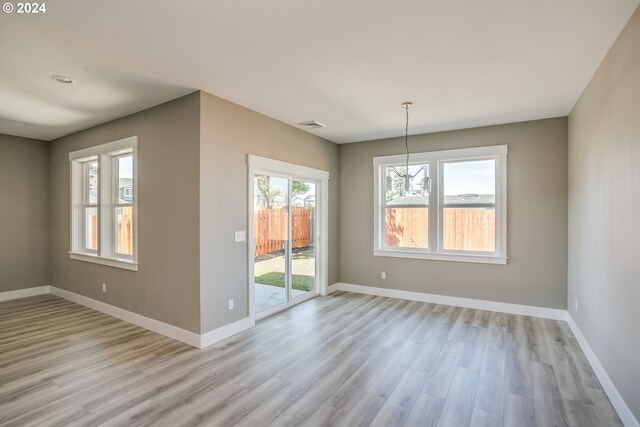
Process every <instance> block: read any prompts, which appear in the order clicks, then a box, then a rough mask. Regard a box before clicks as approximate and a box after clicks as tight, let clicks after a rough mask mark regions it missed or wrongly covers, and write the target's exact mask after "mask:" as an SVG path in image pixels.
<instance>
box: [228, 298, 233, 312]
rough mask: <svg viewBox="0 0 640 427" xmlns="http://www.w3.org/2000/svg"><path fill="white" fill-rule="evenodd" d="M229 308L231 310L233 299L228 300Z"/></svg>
mask: <svg viewBox="0 0 640 427" xmlns="http://www.w3.org/2000/svg"><path fill="white" fill-rule="evenodd" d="M229 310H233V300H232V299H230V300H229Z"/></svg>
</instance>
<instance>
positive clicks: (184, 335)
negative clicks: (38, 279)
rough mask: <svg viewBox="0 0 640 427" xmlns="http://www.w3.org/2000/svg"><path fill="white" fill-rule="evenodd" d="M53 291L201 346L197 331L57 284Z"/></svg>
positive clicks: (175, 338)
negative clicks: (188, 329) (98, 299)
mask: <svg viewBox="0 0 640 427" xmlns="http://www.w3.org/2000/svg"><path fill="white" fill-rule="evenodd" d="M51 293H52V294H53V295H57V296H59V297H61V298H64V299H67V300H69V301H73V302H75V303H78V304H80V305H84V306H85V307H89V308H91V309H93V310H97V311H99V312H101V313H104V314H108V315H109V316H113V317H115V318H118V319H120V320H124V321H125V322H129V323H132V324H134V325H136V326H140V327H142V328H145V329H148V330H150V331H153V332H157V333H159V334H161V335H164V336H166V337H169V338H173V339H174V340H178V341H182V342H183V343H185V344H189V345H192V346H194V347H196V348H200V335H199V334H196V333H195V332H191V331H187V330H185V329H182V328H178V327H177V326H173V325H170V324H168V323H164V322H161V321H159V320H155V319H151V318H149V317H145V316H142V315H140V314H137V313H133V312H131V311H128V310H125V309H122V308H120V307H116V306H114V305H111V304H107V303H104V302H102V301H97V300H94V299H92V298H89V297H85V296H84V295H80V294H76V293H74V292H70V291H66V290H64V289H60V288H56V287H55V286H51Z"/></svg>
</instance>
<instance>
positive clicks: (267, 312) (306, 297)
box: [253, 290, 320, 325]
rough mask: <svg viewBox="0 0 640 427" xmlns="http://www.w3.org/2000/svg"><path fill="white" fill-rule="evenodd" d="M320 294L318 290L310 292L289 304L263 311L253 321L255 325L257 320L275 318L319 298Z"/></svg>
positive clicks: (288, 302) (293, 299)
mask: <svg viewBox="0 0 640 427" xmlns="http://www.w3.org/2000/svg"><path fill="white" fill-rule="evenodd" d="M319 294H320V293H319V292H318V291H317V290H316V291H315V292H312V291H309V292H307V293H305V294H303V295H299V296H297V297H295V298H292V299H291V300H289V301H287V302H283V303H282V304H279V305H276V306H274V307H271V308H268V309H266V310H264V311H261V312H260V313H257V314H255V315H254V319H253V322H254V325H255V321H256V320H261V319H264V318H265V317H269V316H273V315H274V314H276V313H280V312H281V311H284V310H287V309H289V308H291V307H293V306H294V305H298V304H300V303H301V302H305V301H308V300H310V299H313V298H315V297H317V296H318V295H319Z"/></svg>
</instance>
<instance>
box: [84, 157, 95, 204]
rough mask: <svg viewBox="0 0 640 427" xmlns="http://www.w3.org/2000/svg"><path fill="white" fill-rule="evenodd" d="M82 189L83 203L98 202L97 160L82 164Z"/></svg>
mask: <svg viewBox="0 0 640 427" xmlns="http://www.w3.org/2000/svg"><path fill="white" fill-rule="evenodd" d="M84 191H85V195H84V197H85V204H86V205H97V204H98V161H97V160H94V161H92V162H87V163H85V164H84Z"/></svg>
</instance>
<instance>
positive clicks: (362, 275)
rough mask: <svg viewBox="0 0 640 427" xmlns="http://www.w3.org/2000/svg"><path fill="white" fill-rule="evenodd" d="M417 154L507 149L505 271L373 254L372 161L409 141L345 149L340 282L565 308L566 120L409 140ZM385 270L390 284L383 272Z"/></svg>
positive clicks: (342, 156) (342, 148)
mask: <svg viewBox="0 0 640 427" xmlns="http://www.w3.org/2000/svg"><path fill="white" fill-rule="evenodd" d="M409 144H410V149H411V151H412V152H420V151H436V150H447V149H454V148H466V147H477V146H485V145H498V144H507V145H508V146H509V154H508V156H507V165H508V178H507V181H508V192H507V196H508V201H507V211H508V212H507V218H508V230H507V231H508V232H507V247H508V253H507V255H508V257H509V261H508V264H507V265H491V264H474V263H462V262H449V261H432V260H415V259H403V258H388V257H376V256H373V253H372V249H373V166H372V158H373V157H374V156H383V155H389V154H398V153H402V152H403V150H404V139H400V138H395V139H386V140H380V141H370V142H363V143H357V144H344V145H341V146H340V165H341V167H340V264H339V277H340V281H341V282H347V283H355V284H359V285H370V286H377V287H382V288H390V289H401V290H407V291H415V292H426V293H434V294H441V295H451V296H458V297H465V298H476V299H483V300H490V301H500V302H508V303H516V304H526V305H533V306H540V307H551V308H558V309H565V308H566V292H567V291H566V283H567V119H566V118H557V119H549V120H539V121H532V122H524V123H515V124H508V125H501V126H491V127H484V128H476V129H468V130H460V131H453V132H442V133H435V134H427V135H417V136H413V137H410V141H409ZM382 271H384V272H386V276H387V278H386V280H382V279H380V273H381V272H382Z"/></svg>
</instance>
